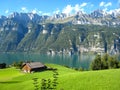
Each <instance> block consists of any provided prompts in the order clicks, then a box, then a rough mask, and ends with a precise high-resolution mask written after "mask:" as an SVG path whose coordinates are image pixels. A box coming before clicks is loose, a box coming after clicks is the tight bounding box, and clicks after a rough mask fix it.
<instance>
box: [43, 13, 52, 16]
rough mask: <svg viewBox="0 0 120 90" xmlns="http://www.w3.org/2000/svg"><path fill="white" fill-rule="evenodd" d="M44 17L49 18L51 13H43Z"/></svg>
mask: <svg viewBox="0 0 120 90" xmlns="http://www.w3.org/2000/svg"><path fill="white" fill-rule="evenodd" d="M42 15H47V16H50V15H51V13H42Z"/></svg>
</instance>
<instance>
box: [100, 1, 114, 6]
mask: <svg viewBox="0 0 120 90" xmlns="http://www.w3.org/2000/svg"><path fill="white" fill-rule="evenodd" d="M99 6H100V7H109V6H112V3H111V2H108V3H106V2H103V1H102V2H101V3H100V4H99Z"/></svg>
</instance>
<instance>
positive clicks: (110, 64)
mask: <svg viewBox="0 0 120 90" xmlns="http://www.w3.org/2000/svg"><path fill="white" fill-rule="evenodd" d="M115 68H120V61H119V60H118V59H117V57H116V56H110V55H108V54H104V55H102V56H101V55H97V56H96V57H95V59H94V60H93V61H92V63H91V65H90V69H92V70H103V69H115Z"/></svg>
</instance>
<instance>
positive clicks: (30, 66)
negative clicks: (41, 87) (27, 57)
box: [22, 62, 47, 73]
mask: <svg viewBox="0 0 120 90" xmlns="http://www.w3.org/2000/svg"><path fill="white" fill-rule="evenodd" d="M46 68H47V67H46V66H45V65H44V64H42V63H40V62H30V63H24V64H23V66H22V70H23V71H24V72H28V73H31V72H37V71H43V70H45V69H46Z"/></svg>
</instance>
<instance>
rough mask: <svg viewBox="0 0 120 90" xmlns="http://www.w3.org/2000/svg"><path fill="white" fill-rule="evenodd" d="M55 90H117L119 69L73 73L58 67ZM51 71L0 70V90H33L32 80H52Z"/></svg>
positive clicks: (56, 66)
mask: <svg viewBox="0 0 120 90" xmlns="http://www.w3.org/2000/svg"><path fill="white" fill-rule="evenodd" d="M48 66H51V67H55V68H57V69H58V73H59V78H58V83H59V84H58V86H57V88H58V89H57V90H60V89H62V90H119V88H120V82H119V80H120V69H111V70H102V71H84V72H80V71H75V70H72V69H69V68H65V67H63V66H59V65H52V64H49V65H48ZM52 75H53V72H52V71H44V72H39V73H32V74H24V73H22V72H20V71H19V70H16V69H14V68H8V69H3V70H0V90H34V86H33V81H32V78H34V77H37V78H39V83H40V81H41V79H42V78H45V79H47V78H52Z"/></svg>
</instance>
